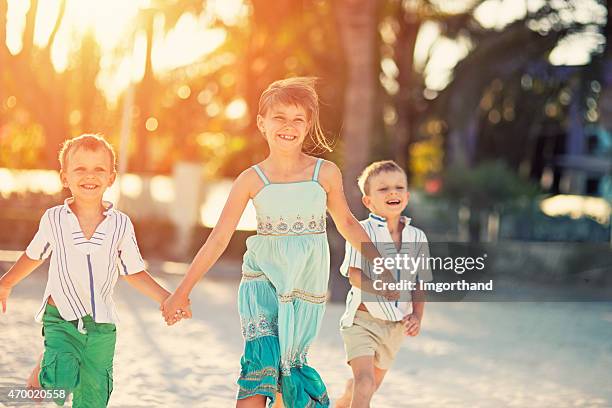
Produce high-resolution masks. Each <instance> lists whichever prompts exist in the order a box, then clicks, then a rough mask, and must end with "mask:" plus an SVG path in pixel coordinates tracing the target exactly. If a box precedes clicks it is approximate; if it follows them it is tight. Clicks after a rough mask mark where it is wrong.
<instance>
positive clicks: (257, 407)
mask: <svg viewBox="0 0 612 408" xmlns="http://www.w3.org/2000/svg"><path fill="white" fill-rule="evenodd" d="M266 400H267V398H266V397H265V396H263V395H253V396H252V397H248V398H245V399H239V400H237V401H236V408H265V406H266Z"/></svg>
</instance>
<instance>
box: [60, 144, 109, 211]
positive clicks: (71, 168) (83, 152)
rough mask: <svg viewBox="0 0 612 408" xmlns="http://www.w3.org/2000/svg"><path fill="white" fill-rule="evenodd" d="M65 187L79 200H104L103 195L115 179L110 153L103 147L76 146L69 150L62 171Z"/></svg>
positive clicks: (61, 175)
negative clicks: (92, 148)
mask: <svg viewBox="0 0 612 408" xmlns="http://www.w3.org/2000/svg"><path fill="white" fill-rule="evenodd" d="M60 177H61V179H62V184H63V185H64V187H67V188H69V189H70V192H71V193H72V195H73V197H74V198H75V199H77V200H86V201H93V200H102V195H103V194H104V192H105V191H106V189H107V188H108V187H110V186H111V185H112V184H113V182H114V181H115V177H116V173H115V170H114V169H113V168H112V161H111V157H110V154H109V153H108V152H107V151H106V150H105V149H103V148H99V149H95V150H89V149H85V148H78V147H77V148H75V149H74V150H71V151H70V152H68V157H67V160H66V168H63V169H62V170H61V171H60Z"/></svg>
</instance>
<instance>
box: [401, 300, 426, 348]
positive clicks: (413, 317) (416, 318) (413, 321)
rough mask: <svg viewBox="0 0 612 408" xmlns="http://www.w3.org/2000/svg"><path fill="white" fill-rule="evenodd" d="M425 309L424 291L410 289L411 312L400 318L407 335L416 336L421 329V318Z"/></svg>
mask: <svg viewBox="0 0 612 408" xmlns="http://www.w3.org/2000/svg"><path fill="white" fill-rule="evenodd" d="M424 310H425V291H423V290H421V289H415V290H413V291H412V313H410V314H409V315H407V316H405V317H404V318H403V319H402V323H403V325H404V328H405V330H404V333H405V334H406V335H407V336H413V337H414V336H416V335H418V334H419V332H420V331H421V320H423V311H424Z"/></svg>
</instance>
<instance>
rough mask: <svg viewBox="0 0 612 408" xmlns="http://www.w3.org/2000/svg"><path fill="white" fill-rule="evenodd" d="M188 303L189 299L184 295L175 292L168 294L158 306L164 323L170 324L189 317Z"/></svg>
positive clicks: (189, 307) (189, 308)
mask: <svg viewBox="0 0 612 408" xmlns="http://www.w3.org/2000/svg"><path fill="white" fill-rule="evenodd" d="M190 303H191V301H190V300H189V299H188V298H187V297H186V296H181V295H179V294H177V293H176V292H174V293H173V294H172V295H170V296H168V297H167V298H166V300H165V301H164V302H163V303H162V304H161V306H160V307H159V310H161V312H162V315H163V317H164V320H165V321H166V324H167V325H168V326H172V325H173V324H175V323H177V322H178V321H179V320H181V319H191V316H192V314H191V306H190Z"/></svg>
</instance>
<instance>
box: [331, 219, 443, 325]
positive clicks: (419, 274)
mask: <svg viewBox="0 0 612 408" xmlns="http://www.w3.org/2000/svg"><path fill="white" fill-rule="evenodd" d="M410 221H411V219H410V218H408V217H404V216H402V217H401V219H400V222H403V223H404V229H403V230H402V244H401V247H400V248H401V249H400V250H399V251H398V250H397V247H396V246H395V244H394V242H393V238H392V237H391V233H390V232H389V228H388V227H387V221H386V219H385V218H384V217H381V216H378V215H376V214H370V216H369V217H368V218H367V219H365V220H363V221H360V223H361V225H362V226H363V229H364V230H365V231H366V233H367V234H368V237H369V238H370V240H371V241H372V243H374V245H375V246H376V248H377V249H378V250H379V252H380V253H381V255H382V256H383V257H385V258H386V257H395V256H396V255H397V254H398V253H399V254H408V255H409V256H414V257H416V256H424V257H429V244H428V242H427V237H426V236H425V233H424V232H423V231H421V230H420V229H418V228H416V227H413V226H412V225H410ZM421 265H422V266H423V267H421V268H419V269H418V270H417V271H416V273H411V272H410V271H400V270H396V271H391V272H392V273H393V275H394V278H395V279H396V280H397V281H399V280H404V281H413V282H418V281H419V280H422V281H425V282H429V281H431V280H432V279H433V277H432V274H431V270H430V269H428V268H427V263H426V262H425V263H422V264H421ZM349 267H353V268H357V269H361V270H362V273H365V274H366V275H367V276H368V277H370V279H375V278H376V276H375V275H374V274H373V273H372V272H371V268H370V264H369V263H366V267H367V268H366V269H368V270H366V271H363V269H364V265H363V264H362V262H361V253H360V252H359V251H358V250H356V249H355V248H353V246H352V245H351V244H349V243H348V242H347V243H346V250H345V255H344V261H343V262H342V265H341V266H340V273H341V274H342V275H344V276H346V277H348V270H349ZM372 296H375V295H372ZM402 299H406V295H405V292H404V291H403V292H402ZM360 303H362V295H361V290H360V289H359V288H356V287H354V286H352V287H351V290H350V291H349V293H348V295H347V297H346V310H345V312H344V314H343V315H342V317H341V319H340V326H341V327H350V326H352V325H353V319H354V317H355V312H356V311H357V308H358V307H359V304H360ZM363 303H364V305H365V306H366V308H367V309H368V312H369V313H370V314H371V315H372V316H374V317H376V318H378V319H382V320H389V321H399V320H402V319H403V318H404V316H406V315H408V314H410V313H412V301H411V299H410V296H409V294H408V299H407V300H406V301H401V302H393V301H389V300H386V299H385V298H383V297H382V296H378V301H377V302H363Z"/></svg>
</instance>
